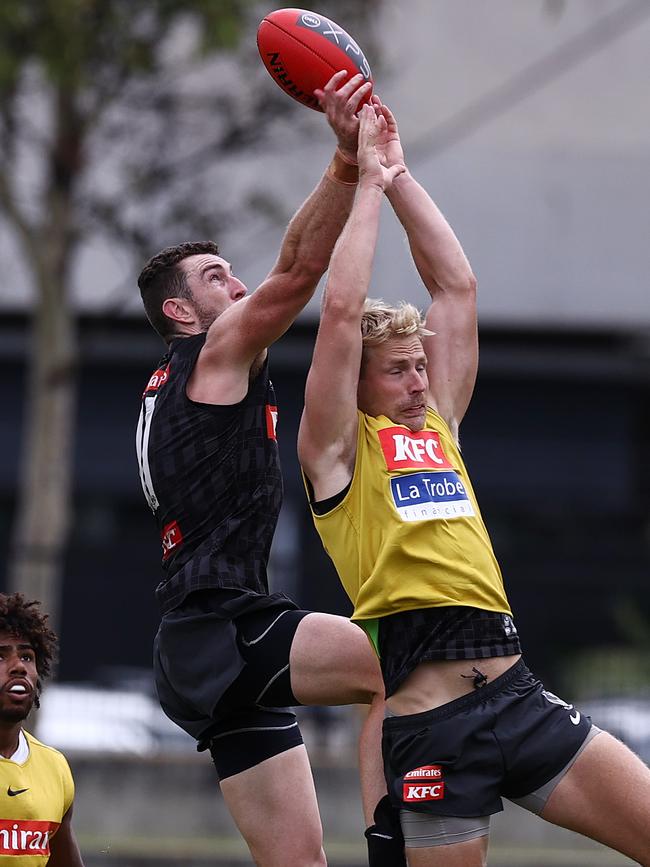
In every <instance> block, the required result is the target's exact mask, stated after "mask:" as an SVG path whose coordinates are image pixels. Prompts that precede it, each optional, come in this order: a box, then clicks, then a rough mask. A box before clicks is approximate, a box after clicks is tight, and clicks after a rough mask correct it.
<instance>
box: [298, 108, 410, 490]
mask: <svg viewBox="0 0 650 867" xmlns="http://www.w3.org/2000/svg"><path fill="white" fill-rule="evenodd" d="M360 117H361V128H360V132H359V149H358V160H359V187H358V190H357V194H356V197H355V200H354V205H353V207H352V211H351V213H350V217H349V219H348V221H347V223H346V225H345V228H344V229H343V232H342V233H341V237H340V238H339V240H338V242H337V244H336V247H335V249H334V253H333V255H332V261H331V263H330V269H329V274H328V279H327V286H326V288H325V294H324V298H323V304H322V309H321V318H320V325H319V329H318V336H317V338H316V345H315V347H314V355H313V358H312V363H311V367H310V370H309V374H308V377H307V386H306V393H305V408H304V412H303V416H302V420H301V424H300V431H299V434H298V457H299V459H300V463H301V465H302V467H303V469H304V471H305V473H306V475H307V477H308V478H309V480H310V482H311V484H312V486H313V489H314V495H315V497H316V499H317V500H322V499H326V498H327V497H330V496H333V495H334V494H336V493H338V492H339V491H340V490H342V489H343V488H344V487H345V485H346V484H347V483H348V482H349V481H350V478H351V476H352V471H353V468H354V458H355V451H356V436H357V384H358V381H359V368H360V364H361V351H362V344H361V316H362V313H363V305H364V301H365V299H366V294H367V291H368V285H369V283H370V275H371V272H372V260H373V256H374V253H375V246H376V242H377V233H378V229H379V216H380V211H381V203H382V199H383V192H384V190H385V189H387V188H389V187H390V185H391V183H392V182H393V179H394V178H395V177H397V175H399V174H401V173H402V172H403V171H404V169H403V167H402V166H394V167H392V168H389V169H387V168H385V167H383V166H382V165H381V164H380V162H379V160H378V158H377V153H376V150H375V141H376V140H377V137H378V136H379V135H380V134H381V133H382V132H383V131H384V128H385V120H384V118H383V117H382V116H379V117H378V118H377V117H376V116H375V112H374V111H373V109H372V108H371V107H370V106H365V107H364V108H363V109H362V111H361V113H360Z"/></svg>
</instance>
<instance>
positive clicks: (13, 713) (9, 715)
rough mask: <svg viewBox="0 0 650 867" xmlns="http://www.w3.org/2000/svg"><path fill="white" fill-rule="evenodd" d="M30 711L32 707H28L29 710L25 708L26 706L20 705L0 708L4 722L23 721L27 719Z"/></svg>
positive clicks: (0, 715) (0, 717)
mask: <svg viewBox="0 0 650 867" xmlns="http://www.w3.org/2000/svg"><path fill="white" fill-rule="evenodd" d="M30 711H31V707H28V708H27V710H25V709H24V708H20V707H15V708H3V709H2V710H0V722H3V723H18V722H22V721H23V720H24V719H27V717H28V716H29V712H30Z"/></svg>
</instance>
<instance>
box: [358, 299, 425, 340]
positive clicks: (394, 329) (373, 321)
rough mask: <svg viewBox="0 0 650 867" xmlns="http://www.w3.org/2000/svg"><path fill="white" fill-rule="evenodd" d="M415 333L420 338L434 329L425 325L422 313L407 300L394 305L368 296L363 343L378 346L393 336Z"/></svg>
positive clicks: (364, 314)
mask: <svg viewBox="0 0 650 867" xmlns="http://www.w3.org/2000/svg"><path fill="white" fill-rule="evenodd" d="M412 334H415V335H416V336H417V337H419V338H423V337H430V336H431V335H432V334H433V331H429V330H428V329H427V328H425V326H424V320H423V319H422V314H421V313H420V311H419V310H418V309H417V307H414V306H413V304H409V303H408V302H407V301H400V303H399V304H398V305H397V306H396V307H394V306H392V305H391V304H386V302H385V301H382V299H381V298H368V299H367V300H366V303H365V305H364V308H363V315H362V317H361V336H362V339H363V345H364V347H366V346H377V345H378V344H380V343H385V342H386V341H387V340H390V339H391V337H409V336H410V335H412Z"/></svg>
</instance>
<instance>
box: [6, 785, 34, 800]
mask: <svg viewBox="0 0 650 867" xmlns="http://www.w3.org/2000/svg"><path fill="white" fill-rule="evenodd" d="M23 792H29V786H28V787H27V788H26V789H12V788H11V786H9V788H8V789H7V794H8V795H9V797H10V798H13V797H14V796H15V795H22V793H23Z"/></svg>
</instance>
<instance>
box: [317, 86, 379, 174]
mask: <svg viewBox="0 0 650 867" xmlns="http://www.w3.org/2000/svg"><path fill="white" fill-rule="evenodd" d="M348 74H349V73H348V72H347V70H345V69H342V70H341V71H340V72H335V73H334V75H333V76H332V77H331V78H330V80H329V81H328V82H327V84H326V85H325V87H324V88H323V89H322V90H320V89H317V90H315V91H314V96H315V97H316V99H317V100H318V103H319V105H320V107H321V108H322V109H323V111H324V112H325V116H326V117H327V122H328V123H329V125H330V126H331V127H332V129H333V130H334V132H335V133H336V138H337V140H338V146H339V148H340V150H341V151H342V152H343V153H344V154H346V155H347V156H348V157H350V159H356V155H357V144H358V139H359V117H358V115H357V112H358V111H359V104H360V103H361V100H362V99H363V98H364V97H366V96H367V95H368V93H369V92H370V90H371V88H372V82H370V81H365V80H364V77H363V75H361V74H358V75H353V76H352V78H351V79H350V80H349V81H345V79H346V77H347V76H348ZM342 82H345V84H342ZM339 85H340V86H339Z"/></svg>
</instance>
